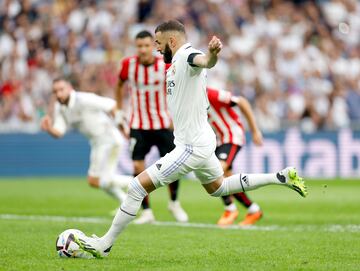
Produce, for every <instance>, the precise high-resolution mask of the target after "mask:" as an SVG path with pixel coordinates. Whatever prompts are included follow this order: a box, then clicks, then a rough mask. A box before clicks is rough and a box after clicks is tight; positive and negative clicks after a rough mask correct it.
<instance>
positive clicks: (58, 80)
mask: <svg viewBox="0 0 360 271" xmlns="http://www.w3.org/2000/svg"><path fill="white" fill-rule="evenodd" d="M60 81H65V82H67V83H69V81H68V80H67V79H66V78H65V77H64V76H58V77H55V78H54V79H53V84H55V83H57V82H60Z"/></svg>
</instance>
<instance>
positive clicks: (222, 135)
mask: <svg viewBox="0 0 360 271" xmlns="http://www.w3.org/2000/svg"><path fill="white" fill-rule="evenodd" d="M207 94H208V98H209V102H210V108H209V110H208V115H209V122H210V124H211V126H212V128H213V129H214V131H215V133H216V137H217V141H218V146H219V145H223V144H228V143H230V144H234V145H239V146H242V145H243V144H245V130H244V126H243V125H242V123H241V121H240V118H239V115H238V114H237V113H236V112H235V110H234V109H233V108H232V106H233V105H235V103H234V102H233V101H232V95H231V93H230V92H228V91H224V90H217V89H213V88H209V87H208V88H207Z"/></svg>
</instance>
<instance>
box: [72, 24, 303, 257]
mask: <svg viewBox="0 0 360 271" xmlns="http://www.w3.org/2000/svg"><path fill="white" fill-rule="evenodd" d="M155 37H156V38H155V41H156V43H157V49H158V51H159V52H161V53H162V54H163V55H164V61H165V62H166V63H171V66H170V68H169V69H168V71H167V73H166V94H167V102H168V105H169V106H168V108H169V111H170V114H171V117H172V121H173V124H174V136H175V140H174V141H175V146H176V147H175V149H173V150H172V151H171V152H170V153H168V154H166V155H165V156H164V157H162V158H160V159H159V160H158V161H156V162H155V163H154V164H153V165H151V166H150V167H149V168H147V169H146V170H145V171H143V172H141V173H140V174H139V175H138V176H136V177H135V178H134V179H133V180H132V181H131V182H130V184H129V187H128V192H127V197H126V199H125V201H124V202H123V203H122V204H121V206H120V208H119V209H118V211H117V213H116V215H115V217H114V219H113V222H112V224H111V226H110V228H109V230H108V231H107V232H106V233H105V234H104V235H103V236H102V237H96V236H93V237H88V236H81V239H79V238H78V236H74V239H75V242H76V243H77V244H78V245H79V247H80V249H82V250H84V251H87V252H89V253H91V254H92V255H93V256H94V257H97V258H101V257H105V256H107V255H108V254H109V253H110V250H111V248H112V246H113V244H114V242H115V240H116V239H117V237H118V236H119V235H120V234H121V233H122V232H123V230H124V229H125V227H126V226H127V225H128V224H129V223H130V222H131V221H133V220H134V218H135V216H136V214H137V212H138V211H139V209H140V207H141V202H142V200H143V199H144V197H146V196H147V194H148V193H151V192H152V191H154V190H156V189H157V188H159V187H162V186H164V185H168V184H169V183H172V182H174V181H176V180H178V179H179V178H181V177H183V176H185V175H186V174H188V173H190V172H192V171H193V172H194V173H195V175H196V177H197V178H198V179H199V181H200V183H201V184H202V186H203V187H204V189H205V190H206V191H207V192H208V193H209V194H210V195H211V196H213V197H221V196H225V195H231V194H235V193H238V192H245V191H248V190H253V189H257V188H260V187H263V186H266V185H270V184H273V185H278V186H284V187H288V188H290V189H292V190H295V191H296V192H298V193H299V194H300V195H301V196H303V197H305V196H306V195H307V191H306V186H305V184H304V181H303V180H302V178H300V177H299V176H298V175H297V172H296V169H294V168H293V167H287V168H285V169H283V170H280V171H279V172H276V173H268V174H247V173H240V174H235V175H231V176H228V177H224V172H223V169H222V166H221V164H220V161H219V160H218V158H217V157H216V155H215V149H216V136H215V133H214V131H213V130H212V128H211V126H210V124H209V123H208V121H207V119H208V116H207V110H208V109H209V101H208V98H207V94H206V69H211V68H212V67H214V66H215V64H216V62H217V58H218V54H219V53H220V51H221V48H222V43H221V41H220V39H218V38H217V37H215V36H214V37H212V39H211V41H210V42H209V45H208V51H207V53H206V54H205V53H203V52H201V51H199V50H197V49H195V48H193V47H192V46H191V44H190V43H188V42H187V37H186V33H185V27H184V25H183V24H181V23H180V22H178V21H175V20H170V21H167V22H164V23H162V24H160V25H159V26H158V27H157V28H156V30H155Z"/></svg>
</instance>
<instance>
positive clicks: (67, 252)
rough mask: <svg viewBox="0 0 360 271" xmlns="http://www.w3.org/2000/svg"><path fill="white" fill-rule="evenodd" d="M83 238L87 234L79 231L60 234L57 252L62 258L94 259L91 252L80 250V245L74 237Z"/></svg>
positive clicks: (57, 241)
mask: <svg viewBox="0 0 360 271" xmlns="http://www.w3.org/2000/svg"><path fill="white" fill-rule="evenodd" d="M75 236H76V237H77V238H81V237H82V236H85V234H84V233H83V232H82V231H80V230H77V229H69V230H66V231H64V232H62V233H60V235H59V237H58V238H57V239H56V251H57V253H58V255H59V256H60V257H61V258H84V259H91V258H94V257H93V255H92V254H91V253H89V252H86V251H83V250H82V249H80V247H79V245H78V244H77V243H76V242H75V241H74V237H75Z"/></svg>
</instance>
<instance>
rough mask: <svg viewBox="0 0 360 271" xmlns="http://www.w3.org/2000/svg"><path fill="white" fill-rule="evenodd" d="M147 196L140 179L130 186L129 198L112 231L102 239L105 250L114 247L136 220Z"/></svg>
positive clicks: (136, 179)
mask: <svg viewBox="0 0 360 271" xmlns="http://www.w3.org/2000/svg"><path fill="white" fill-rule="evenodd" d="M146 195H147V192H146V190H145V189H144V188H143V187H142V186H141V184H140V182H139V180H138V178H134V179H133V180H132V181H131V182H130V184H129V189H128V194H127V197H126V199H125V201H124V202H123V203H122V204H121V207H120V208H119V209H118V211H117V213H116V215H115V217H114V219H113V222H112V225H111V227H110V229H109V230H108V232H107V233H106V234H105V235H104V236H103V237H101V240H102V242H103V245H104V249H106V248H108V247H110V246H112V245H113V243H114V242H115V240H116V238H117V237H118V235H119V234H120V233H121V232H122V231H123V230H124V228H125V227H126V226H127V225H128V224H129V223H130V222H131V221H132V220H133V219H134V218H135V216H136V214H137V212H138V211H139V209H140V207H141V202H142V201H143V199H144V198H145V197H146Z"/></svg>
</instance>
